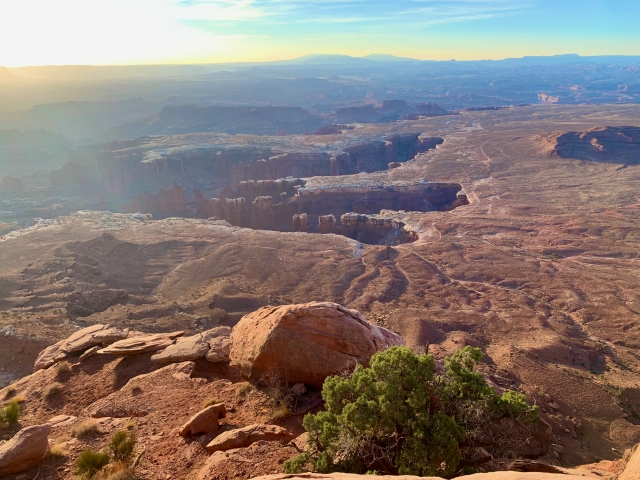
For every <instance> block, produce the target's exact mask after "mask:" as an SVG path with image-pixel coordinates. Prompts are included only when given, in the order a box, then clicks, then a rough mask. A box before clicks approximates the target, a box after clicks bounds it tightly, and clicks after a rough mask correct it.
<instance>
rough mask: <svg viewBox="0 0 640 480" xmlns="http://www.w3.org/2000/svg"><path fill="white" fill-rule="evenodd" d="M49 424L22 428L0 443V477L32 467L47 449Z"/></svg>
mask: <svg viewBox="0 0 640 480" xmlns="http://www.w3.org/2000/svg"><path fill="white" fill-rule="evenodd" d="M49 433H51V425H49V424H45V425H34V426H32V427H27V428H23V429H22V430H20V431H19V432H18V433H16V434H15V436H14V437H13V438H12V439H11V440H9V441H8V442H6V443H3V444H2V445H0V477H3V476H4V475H10V474H12V473H18V472H23V471H25V470H28V469H30V468H31V467H34V466H35V465H37V464H38V463H40V461H41V460H42V459H43V458H44V456H45V454H46V453H47V450H48V449H49Z"/></svg>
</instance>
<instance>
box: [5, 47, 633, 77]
mask: <svg viewBox="0 0 640 480" xmlns="http://www.w3.org/2000/svg"><path fill="white" fill-rule="evenodd" d="M385 63H404V64H413V65H424V64H440V65H443V64H447V63H459V64H463V65H492V66H504V67H509V66H513V65H515V66H520V65H543V66H545V65H560V64H590V63H593V64H623V65H630V64H633V65H640V56H626V55H601V56H580V55H577V54H564V55H552V56H525V57H521V58H505V59H501V60H461V61H457V60H446V61H445V60H418V59H415V58H405V57H397V56H395V55H391V54H385V53H374V54H371V55H366V56H363V57H353V56H350V55H340V54H309V55H304V56H302V57H298V58H294V59H291V60H280V61H272V62H238V63H212V64H199V65H125V66H117V65H113V66H94V65H62V66H42V67H19V68H5V67H0V84H2V83H5V84H6V83H10V82H15V81H19V80H21V79H30V80H45V79H46V80H57V81H68V80H110V79H116V78H130V77H190V76H197V75H206V74H209V73H211V72H219V71H224V70H237V69H239V68H240V69H242V68H252V67H256V66H281V65H319V66H322V65H335V66H343V67H345V66H348V67H351V66H356V67H357V66H360V67H367V66H370V67H375V66H380V65H381V64H385Z"/></svg>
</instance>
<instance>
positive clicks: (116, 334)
mask: <svg viewBox="0 0 640 480" xmlns="http://www.w3.org/2000/svg"><path fill="white" fill-rule="evenodd" d="M128 335H129V330H119V329H117V328H111V327H109V325H100V324H96V325H91V326H90V327H87V328H83V329H82V330H78V331H77V332H75V333H74V334H73V335H71V336H70V337H69V338H67V339H66V340H65V341H64V342H63V343H62V345H61V346H60V350H61V351H63V352H67V353H74V352H80V351H82V350H86V349H87V348H90V347H93V346H95V345H109V344H111V343H113V342H117V341H118V340H123V339H125V338H127V336H128Z"/></svg>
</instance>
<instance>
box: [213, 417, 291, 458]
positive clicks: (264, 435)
mask: <svg viewBox="0 0 640 480" xmlns="http://www.w3.org/2000/svg"><path fill="white" fill-rule="evenodd" d="M294 438H295V435H293V434H292V433H290V432H288V431H287V430H285V429H284V428H282V427H279V426H278V425H260V424H255V425H249V426H248V427H243V428H237V429H235V430H230V431H228V432H223V433H221V434H220V435H218V436H217V437H216V438H214V439H213V440H211V442H209V444H208V445H207V452H209V453H213V452H219V451H225V450H231V449H232V448H241V447H248V446H249V445H251V444H252V443H254V442H259V441H266V442H283V443H287V442H290V441H291V440H293V439H294Z"/></svg>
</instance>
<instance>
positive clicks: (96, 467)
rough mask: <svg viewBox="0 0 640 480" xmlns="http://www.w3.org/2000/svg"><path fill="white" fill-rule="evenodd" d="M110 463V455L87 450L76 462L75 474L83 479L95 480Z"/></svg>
mask: <svg viewBox="0 0 640 480" xmlns="http://www.w3.org/2000/svg"><path fill="white" fill-rule="evenodd" d="M108 463H109V454H108V453H106V452H96V451H95V450H92V449H90V448H87V449H86V450H85V451H84V452H82V453H81V454H80V456H79V457H78V459H77V460H76V464H75V468H74V473H75V474H76V475H78V476H80V477H82V478H87V479H88V478H93V477H94V476H95V475H96V474H97V473H98V472H99V471H100V470H102V469H103V468H104V467H106V466H107V465H108Z"/></svg>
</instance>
